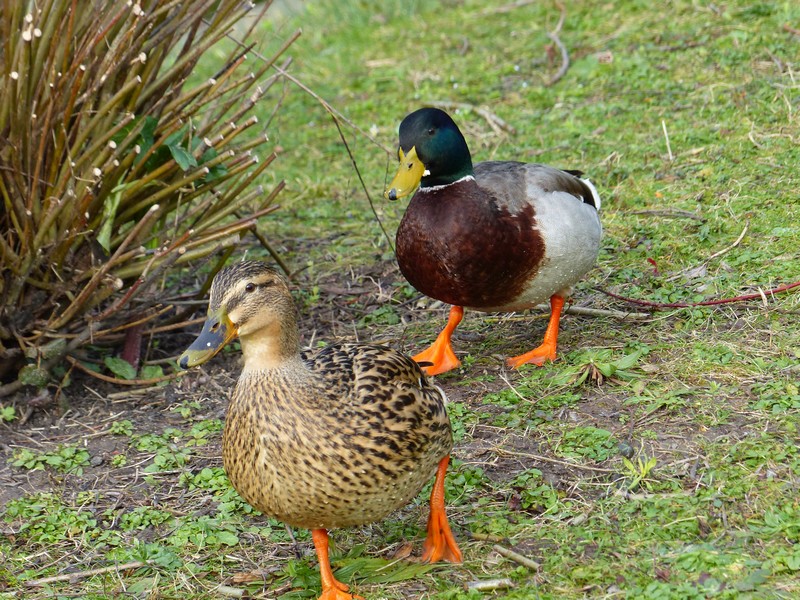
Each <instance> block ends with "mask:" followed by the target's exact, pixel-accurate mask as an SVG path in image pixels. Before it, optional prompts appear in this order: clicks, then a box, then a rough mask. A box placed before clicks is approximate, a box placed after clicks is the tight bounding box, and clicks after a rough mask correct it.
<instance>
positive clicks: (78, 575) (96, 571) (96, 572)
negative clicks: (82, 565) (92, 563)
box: [25, 560, 148, 587]
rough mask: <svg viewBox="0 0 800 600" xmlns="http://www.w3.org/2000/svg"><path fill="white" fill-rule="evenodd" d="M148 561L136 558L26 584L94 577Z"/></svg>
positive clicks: (144, 563) (43, 578) (141, 564)
mask: <svg viewBox="0 0 800 600" xmlns="http://www.w3.org/2000/svg"><path fill="white" fill-rule="evenodd" d="M147 565H148V563H147V562H144V561H141V560H136V561H133V562H128V563H123V564H121V565H111V566H109V567H100V568H99V569H89V570H88V571H79V572H76V573H63V574H61V575H54V576H53V577H42V578H41V579H31V580H30V581H26V582H25V585H26V586H28V587H38V586H40V585H46V584H48V583H57V582H59V581H73V580H76V579H85V578H86V577H94V576H95V575H102V574H104V573H115V572H119V571H127V570H130V569H139V568H141V567H146V566H147Z"/></svg>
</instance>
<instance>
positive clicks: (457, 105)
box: [427, 100, 517, 135]
mask: <svg viewBox="0 0 800 600" xmlns="http://www.w3.org/2000/svg"><path fill="white" fill-rule="evenodd" d="M427 104H428V105H430V106H435V107H437V108H441V109H444V110H468V111H472V112H474V113H475V114H476V115H479V116H481V117H483V118H484V119H485V120H486V122H487V123H489V127H491V128H492V129H494V131H495V133H497V134H500V133H502V132H503V131H505V132H506V133H510V134H511V135H514V134H515V133H517V130H516V129H514V127H513V126H512V125H509V124H508V123H506V122H505V121H504V120H503V119H501V118H500V117H498V116H497V115H496V114H494V113H493V112H492V111H490V110H489V109H487V108H483V107H480V106H475V105H474V104H469V103H467V102H451V101H450V100H434V101H432V102H428V103H427Z"/></svg>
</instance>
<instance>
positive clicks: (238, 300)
mask: <svg viewBox="0 0 800 600" xmlns="http://www.w3.org/2000/svg"><path fill="white" fill-rule="evenodd" d="M236 337H238V338H239V340H240V341H241V344H242V354H243V355H244V361H245V369H251V368H266V367H268V366H269V365H271V364H274V363H275V362H280V361H281V360H284V359H286V358H288V357H291V356H295V355H297V352H298V348H299V341H298V337H299V336H298V333H297V321H296V308H295V305H294V301H293V300H292V296H291V293H290V292H289V286H288V285H287V283H286V280H285V279H284V278H283V277H282V276H281V275H280V274H279V273H278V272H277V271H275V270H274V269H272V268H270V267H269V266H267V265H266V264H265V263H263V262H259V261H244V262H240V263H236V264H233V265H230V266H228V267H225V268H224V269H222V270H221V271H220V272H219V273H217V275H216V277H214V281H213V282H212V284H211V298H210V300H209V304H208V316H207V318H206V322H205V323H204V324H203V330H202V331H201V332H200V335H199V336H198V337H197V339H196V340H195V341H194V343H193V344H192V345H191V346H189V348H188V349H187V350H186V351H185V352H184V353H183V354H182V355H181V357H180V359H179V360H178V364H179V365H180V367H181V368H183V369H188V368H190V367H194V366H197V365H200V364H203V363H204V362H206V361H208V360H210V359H211V358H212V357H213V356H214V355H216V354H217V353H218V352H219V351H220V350H222V348H223V347H224V346H225V345H226V344H227V343H228V342H230V341H231V340H233V339H234V338H236Z"/></svg>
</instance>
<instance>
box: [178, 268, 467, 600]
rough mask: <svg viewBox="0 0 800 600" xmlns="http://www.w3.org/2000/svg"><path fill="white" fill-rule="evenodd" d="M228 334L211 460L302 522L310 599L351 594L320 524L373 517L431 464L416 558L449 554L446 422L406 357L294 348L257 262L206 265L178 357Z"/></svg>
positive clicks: (208, 349)
mask: <svg viewBox="0 0 800 600" xmlns="http://www.w3.org/2000/svg"><path fill="white" fill-rule="evenodd" d="M236 336H238V337H239V340H240V342H241V346H242V354H243V355H244V368H243V370H242V373H241V375H240V377H239V381H238V383H237V384H236V387H235V388H234V390H233V392H232V394H231V399H230V405H229V407H228V414H227V418H226V421H225V430H224V432H223V434H222V460H223V464H224V466H225V470H226V472H227V474H228V477H229V479H230V481H231V484H232V485H233V487H234V488H235V489H236V490H237V491H238V492H239V494H241V496H242V498H244V499H245V500H246V501H247V502H248V503H250V504H251V505H252V506H253V507H254V508H256V509H258V510H260V511H261V512H263V513H264V514H266V515H269V516H272V517H275V518H277V519H280V520H281V521H284V522H285V523H288V524H289V525H293V526H295V527H304V528H307V529H311V531H312V537H313V540H314V546H315V547H316V550H317V556H318V557H319V563H320V574H321V579H322V595H321V596H320V600H351V599H352V598H359V596H352V595H350V594H348V593H347V586H346V585H344V584H343V583H340V582H339V581H337V580H336V579H335V578H334V576H333V572H332V571H331V566H330V562H329V560H328V534H327V530H328V529H333V528H336V527H348V526H353V525H362V524H364V523H371V522H373V521H377V520H379V519H382V518H383V517H385V516H386V515H387V514H389V513H390V512H392V511H393V510H395V509H397V508H399V507H401V506H403V505H405V504H407V503H408V502H409V501H410V500H411V499H412V498H413V497H414V496H416V495H417V494H418V493H419V491H420V489H422V487H423V486H424V485H425V483H427V482H428V481H429V480H430V478H431V477H432V476H433V475H434V473H435V474H436V480H435V482H434V486H433V492H432V493H431V508H430V517H429V519H428V537H427V539H426V541H425V545H424V552H423V556H422V560H424V561H427V562H436V561H438V560H442V559H444V560H448V561H451V562H461V552H460V550H459V548H458V545H457V544H456V541H455V539H454V538H453V535H452V533H451V531H450V526H449V525H448V522H447V517H446V515H445V508H444V477H445V472H446V471H447V465H448V462H449V459H450V457H449V454H450V450H451V448H452V446H453V437H452V433H451V430H450V420H449V419H448V417H447V413H446V411H445V407H444V404H445V398H444V393H443V392H442V391H441V390H440V389H439V388H438V387H436V386H434V385H433V384H432V383H431V382H430V381H429V380H428V378H427V377H426V376H425V375H424V373H422V371H420V369H419V367H418V366H417V364H416V363H415V362H414V361H413V360H411V359H410V358H409V357H407V356H406V355H404V354H401V353H399V352H396V351H394V350H392V349H391V348H386V347H384V346H377V345H366V344H337V345H330V346H327V347H325V348H323V349H322V350H320V351H317V352H314V353H309V354H301V353H300V351H299V344H300V342H299V339H300V336H299V333H298V328H297V320H296V311H295V305H294V302H293V301H292V297H291V295H290V293H289V288H288V286H287V284H286V281H285V280H284V279H283V277H281V276H280V275H279V274H278V273H277V272H275V271H274V270H272V269H271V268H269V267H267V266H266V265H265V264H263V263H261V262H254V261H249V262H241V263H238V264H234V265H232V266H229V267H227V268H225V269H223V270H222V271H220V272H219V274H217V276H216V277H215V278H214V281H213V283H212V285H211V299H210V302H209V307H208V318H207V320H206V322H205V325H203V330H202V332H201V333H200V336H199V337H198V338H197V340H195V342H194V343H193V344H192V345H191V346H190V347H189V349H188V350H187V351H186V352H184V353H183V355H182V356H181V358H180V361H179V362H180V366H181V367H182V368H184V369H188V368H189V367H192V366H195V365H199V364H201V363H203V362H205V361H207V360H209V359H210V358H211V357H212V356H214V355H215V354H216V353H217V352H219V351H220V349H221V348H222V347H223V346H224V345H225V344H226V343H227V342H229V341H230V340H232V339H233V338H234V337H236Z"/></svg>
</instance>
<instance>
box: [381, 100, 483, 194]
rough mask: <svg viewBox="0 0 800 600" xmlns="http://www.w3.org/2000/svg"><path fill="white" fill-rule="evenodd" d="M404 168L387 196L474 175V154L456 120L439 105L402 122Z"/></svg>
mask: <svg viewBox="0 0 800 600" xmlns="http://www.w3.org/2000/svg"><path fill="white" fill-rule="evenodd" d="M397 156H398V158H399V159H400V168H399V169H398V171H397V174H396V175H395V176H394V179H392V182H391V183H390V184H389V188H388V189H387V190H386V193H385V196H386V198H388V199H389V200H396V199H397V198H402V197H403V196H407V195H408V194H410V193H411V192H413V191H414V190H415V189H416V187H417V186H420V187H422V188H425V187H432V186H435V185H446V184H448V183H453V182H454V181H458V180H459V179H461V178H462V177H466V176H467V175H472V174H473V171H472V157H471V156H470V153H469V147H467V142H466V140H465V139H464V136H463V135H462V134H461V131H459V129H458V126H456V124H455V122H454V121H453V119H451V118H450V115H448V114H447V113H446V112H444V111H443V110H439V109H438V108H421V109H419V110H416V111H414V112H412V113H411V114H410V115H408V116H407V117H406V118H405V119H403V122H402V123H400V147H399V148H398V150H397Z"/></svg>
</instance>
